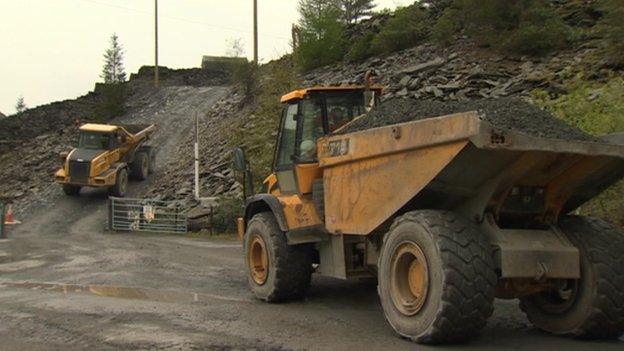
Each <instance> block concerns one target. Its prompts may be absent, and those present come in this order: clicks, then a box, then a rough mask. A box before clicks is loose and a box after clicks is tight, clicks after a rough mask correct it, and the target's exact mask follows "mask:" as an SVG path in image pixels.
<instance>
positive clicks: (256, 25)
mask: <svg viewBox="0 0 624 351" xmlns="http://www.w3.org/2000/svg"><path fill="white" fill-rule="evenodd" d="M253 6H254V8H253V16H254V64H255V65H256V66H257V65H258V0H254V2H253Z"/></svg>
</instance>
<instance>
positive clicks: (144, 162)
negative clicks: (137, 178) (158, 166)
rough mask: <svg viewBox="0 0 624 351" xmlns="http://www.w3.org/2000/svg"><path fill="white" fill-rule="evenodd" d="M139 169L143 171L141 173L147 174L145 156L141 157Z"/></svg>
mask: <svg viewBox="0 0 624 351" xmlns="http://www.w3.org/2000/svg"><path fill="white" fill-rule="evenodd" d="M141 171H142V172H143V174H147V158H144V159H143V162H142V164H141Z"/></svg>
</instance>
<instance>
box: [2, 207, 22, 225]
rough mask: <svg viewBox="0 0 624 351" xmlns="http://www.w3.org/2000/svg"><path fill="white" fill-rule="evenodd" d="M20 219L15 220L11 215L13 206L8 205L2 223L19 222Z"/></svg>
mask: <svg viewBox="0 0 624 351" xmlns="http://www.w3.org/2000/svg"><path fill="white" fill-rule="evenodd" d="M20 223H21V222H20V221H16V220H15V218H14V217H13V207H12V206H11V205H9V206H8V208H7V211H6V214H5V215H4V224H20Z"/></svg>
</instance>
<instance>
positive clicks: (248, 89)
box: [231, 59, 257, 100]
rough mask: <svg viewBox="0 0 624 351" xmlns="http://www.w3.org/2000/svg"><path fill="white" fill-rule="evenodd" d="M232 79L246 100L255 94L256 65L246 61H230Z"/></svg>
mask: <svg viewBox="0 0 624 351" xmlns="http://www.w3.org/2000/svg"><path fill="white" fill-rule="evenodd" d="M231 65H232V67H231V71H232V81H233V82H234V84H237V85H238V86H240V88H241V90H242V93H243V95H244V96H245V99H246V100H251V99H253V97H254V96H255V95H256V93H257V92H256V86H257V82H256V78H257V77H256V76H257V67H256V65H255V64H254V63H253V62H251V61H248V60H247V59H244V60H237V61H234V62H232V64H231Z"/></svg>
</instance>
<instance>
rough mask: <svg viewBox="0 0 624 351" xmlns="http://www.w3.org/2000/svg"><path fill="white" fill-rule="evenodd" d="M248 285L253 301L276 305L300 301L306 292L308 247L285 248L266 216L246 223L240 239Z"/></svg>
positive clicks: (274, 224) (309, 266) (282, 237)
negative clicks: (288, 301)
mask: <svg viewBox="0 0 624 351" xmlns="http://www.w3.org/2000/svg"><path fill="white" fill-rule="evenodd" d="M244 244H245V260H246V266H247V273H248V279H247V280H248V282H249V286H250V287H251V290H252V291H253V293H254V294H255V295H256V297H257V298H259V299H261V300H264V301H268V302H278V301H283V300H290V299H300V298H303V297H304V296H305V295H306V293H307V292H308V290H309V288H310V280H311V278H312V254H311V248H310V246H309V245H288V242H287V241H286V234H285V233H284V232H282V231H281V230H280V228H279V225H278V224H277V221H276V220H275V216H274V215H273V214H272V213H270V212H263V213H259V214H256V215H255V216H253V218H252V219H251V220H250V221H249V225H248V226H247V231H246V233H245V238H244Z"/></svg>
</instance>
